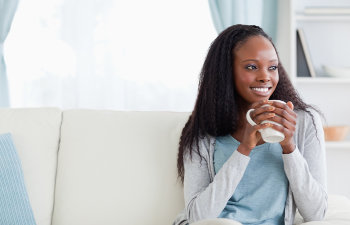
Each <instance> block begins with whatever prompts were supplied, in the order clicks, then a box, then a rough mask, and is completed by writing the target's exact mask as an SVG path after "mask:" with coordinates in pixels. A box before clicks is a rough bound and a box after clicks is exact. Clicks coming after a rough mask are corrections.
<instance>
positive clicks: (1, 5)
mask: <svg viewBox="0 0 350 225" xmlns="http://www.w3.org/2000/svg"><path fill="white" fill-rule="evenodd" d="M17 5H18V0H0V107H7V106H9V97H8V85H7V76H6V64H5V60H4V47H3V46H4V42H5V39H6V37H7V35H8V32H9V30H10V27H11V23H12V19H13V16H14V15H15V12H16V9H17Z"/></svg>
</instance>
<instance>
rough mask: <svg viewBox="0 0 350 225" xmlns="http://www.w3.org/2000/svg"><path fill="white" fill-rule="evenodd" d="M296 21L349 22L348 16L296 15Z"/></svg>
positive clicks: (349, 17)
mask: <svg viewBox="0 0 350 225" xmlns="http://www.w3.org/2000/svg"><path fill="white" fill-rule="evenodd" d="M295 19H296V20H297V21H310V22H320V21H350V15H334V14H331V15H305V14H297V15H296V16H295Z"/></svg>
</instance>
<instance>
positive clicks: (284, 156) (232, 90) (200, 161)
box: [174, 25, 327, 225]
mask: <svg viewBox="0 0 350 225" xmlns="http://www.w3.org/2000/svg"><path fill="white" fill-rule="evenodd" d="M269 100H282V101H284V102H286V104H282V103H280V102H273V101H269ZM266 104H269V105H270V106H269V107H261V106H263V105H266ZM249 109H255V110H254V111H253V112H252V113H251V117H252V119H253V120H254V122H255V123H256V124H257V125H255V126H251V125H250V124H249V123H248V122H247V120H246V116H245V114H246V112H247V111H248V110H249ZM266 119H268V120H270V121H274V122H277V123H279V124H281V125H282V126H278V125H274V124H272V123H264V124H261V121H263V120H266ZM267 127H271V128H273V129H275V130H278V131H280V132H282V133H283V134H284V136H285V139H284V140H283V141H282V142H280V143H265V142H264V141H263V140H262V138H261V135H260V132H259V130H260V129H264V128H267ZM177 165H178V174H179V177H180V178H181V180H182V181H183V182H184V196H185V210H184V212H183V213H182V214H180V215H179V216H178V217H177V219H176V221H175V222H174V224H176V225H178V224H181V225H182V224H189V223H193V222H196V221H200V220H205V219H213V218H227V219H230V220H234V221H238V222H240V223H242V224H269V225H277V224H278V225H280V224H286V225H289V224H293V221H294V216H295V212H296V209H298V211H299V213H300V214H301V216H302V217H303V218H304V220H305V221H313V220H322V219H323V218H324V215H325V212H326V209H327V192H326V190H327V188H326V162H325V144H324V137H323V130H322V123H321V120H320V117H319V115H318V114H317V112H316V111H315V110H313V108H312V107H310V106H309V105H307V104H306V103H304V102H303V101H302V99H301V98H300V97H299V96H298V94H297V92H296V91H295V89H294V88H293V86H292V84H291V82H290V81H289V79H288V75H287V74H286V72H285V70H284V68H283V67H282V65H281V63H280V60H279V57H278V53H277V51H276V48H275V46H274V44H273V43H272V41H271V39H270V38H269V37H268V35H267V34H266V33H265V32H264V31H263V30H262V29H261V28H260V27H258V26H250V25H234V26H231V27H229V28H227V29H226V30H224V31H223V32H222V33H221V34H220V35H219V36H218V37H217V38H216V39H215V41H214V42H213V43H212V45H211V47H210V49H209V52H208V55H207V58H206V60H205V62H204V65H203V68H202V71H201V76H200V84H199V91H198V96H197V101H196V105H195V108H194V110H193V112H192V115H191V116H190V118H189V120H188V121H187V123H186V125H185V127H184V129H183V131H182V135H181V139H180V147H179V153H178V161H177Z"/></svg>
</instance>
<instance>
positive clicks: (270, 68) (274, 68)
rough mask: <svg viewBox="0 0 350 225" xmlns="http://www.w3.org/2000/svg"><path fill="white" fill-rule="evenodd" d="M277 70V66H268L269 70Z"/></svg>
mask: <svg viewBox="0 0 350 225" xmlns="http://www.w3.org/2000/svg"><path fill="white" fill-rule="evenodd" d="M277 69H278V67H277V66H270V67H269V70H277Z"/></svg>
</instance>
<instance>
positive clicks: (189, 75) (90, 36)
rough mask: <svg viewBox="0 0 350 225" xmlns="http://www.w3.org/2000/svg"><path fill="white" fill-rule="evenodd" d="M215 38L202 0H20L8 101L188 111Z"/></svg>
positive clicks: (10, 41) (27, 104)
mask: <svg viewBox="0 0 350 225" xmlns="http://www.w3.org/2000/svg"><path fill="white" fill-rule="evenodd" d="M39 6H40V7H39ZM215 36H216V32H215V28H214V26H213V24H212V22H211V17H210V12H209V6H208V4H207V2H206V1H202V0H192V1H186V0H177V1H163V0H148V1H144V0H134V1H121V0H50V1H47V0H22V1H21V3H20V5H19V8H18V12H17V15H16V18H15V19H14V21H13V27H12V31H11V33H10V35H9V37H8V43H7V48H8V49H7V52H8V54H7V55H6V57H7V61H8V74H9V76H8V77H9V87H10V100H11V106H13V107H38V106H57V107H61V108H64V109H65V108H94V109H116V110H169V111H190V110H192V108H193V105H194V101H195V98H196V93H197V85H198V75H199V73H200V69H201V66H202V64H203V61H204V57H205V55H206V53H207V49H208V47H209V45H210V43H211V41H212V40H213V39H214V38H215Z"/></svg>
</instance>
